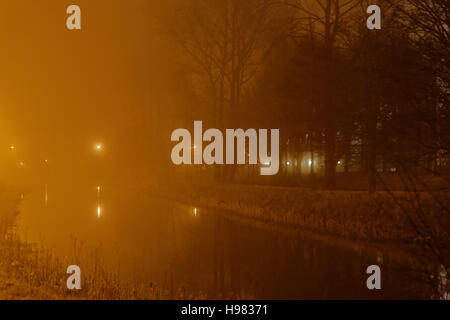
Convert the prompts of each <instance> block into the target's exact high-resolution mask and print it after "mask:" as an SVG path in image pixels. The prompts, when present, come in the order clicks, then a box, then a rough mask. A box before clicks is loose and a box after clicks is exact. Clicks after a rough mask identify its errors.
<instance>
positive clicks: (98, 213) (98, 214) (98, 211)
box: [97, 206, 101, 218]
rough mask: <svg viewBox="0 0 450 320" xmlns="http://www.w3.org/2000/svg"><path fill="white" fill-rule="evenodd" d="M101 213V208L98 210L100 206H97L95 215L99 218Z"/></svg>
mask: <svg viewBox="0 0 450 320" xmlns="http://www.w3.org/2000/svg"><path fill="white" fill-rule="evenodd" d="M100 215H101V210H100V206H98V207H97V217H99V218H100Z"/></svg>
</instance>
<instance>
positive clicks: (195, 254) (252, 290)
mask: <svg viewBox="0 0 450 320" xmlns="http://www.w3.org/2000/svg"><path fill="white" fill-rule="evenodd" d="M40 201H42V200H40ZM41 203H42V202H41ZM94 203H95V204H96V210H97V215H96V216H95V218H93V217H92V216H93V215H92V207H93V204H94ZM67 204H69V205H67ZM105 208H106V210H107V212H108V215H107V216H104V215H103V210H105ZM200 209H201V208H198V207H194V206H192V205H191V206H182V205H177V204H174V203H169V202H167V201H163V200H157V199H153V198H150V197H146V196H145V195H143V194H142V191H137V190H135V189H131V188H130V189H125V188H114V187H108V188H104V187H103V186H100V185H98V186H96V188H95V187H94V188H93V187H92V186H91V187H85V188H81V189H73V190H68V189H67V188H66V189H63V188H59V189H57V188H55V189H53V188H52V201H51V203H49V206H48V209H47V210H42V211H39V205H37V203H36V202H34V198H33V195H31V197H29V198H28V197H27V198H26V199H25V201H24V206H23V208H22V216H23V217H22V225H23V226H26V227H27V231H28V232H27V233H28V235H32V237H34V238H32V239H31V240H34V241H40V240H41V239H43V238H44V239H46V241H47V243H46V244H47V245H48V246H49V247H50V248H55V250H56V252H57V253H58V254H64V255H68V254H69V253H70V251H71V245H72V242H73V241H71V239H70V237H71V236H72V237H75V238H77V239H79V240H80V241H83V243H86V244H89V245H91V246H101V248H102V250H101V252H102V255H103V256H104V261H105V262H106V263H107V264H108V265H109V266H111V268H115V269H116V270H118V273H119V275H120V277H121V279H122V280H123V281H140V282H142V283H144V284H145V283H156V284H158V285H159V286H163V287H164V288H167V290H168V291H169V292H173V297H174V298H176V297H177V294H176V292H177V290H184V292H192V293H193V294H194V296H205V297H208V298H258V299H280V298H283V299H310V298H316V299H325V298H335V299H336V298H344V299H345V298H358V299H369V298H370V299H373V298H383V299H389V298H420V297H423V295H427V294H428V292H427V291H426V290H425V289H424V288H423V286H422V285H421V284H420V283H417V282H415V281H413V280H411V278H410V277H408V275H407V274H403V273H402V272H398V270H397V269H398V268H399V267H398V266H397V265H396V263H395V262H394V261H392V260H391V259H390V258H389V256H388V255H385V254H384V253H383V250H382V249H380V250H379V251H378V252H377V253H375V254H373V255H371V254H369V253H366V252H365V251H364V250H361V251H360V252H356V251H354V250H352V249H346V248H341V247H337V246H333V245H331V244H328V243H326V242H322V241H316V240H311V239H308V238H306V237H303V236H287V235H280V234H278V233H276V232H273V231H268V230H264V229H260V228H255V227H254V226H252V225H251V224H248V223H241V222H239V223H237V222H234V221H232V220H229V219H225V218H224V217H225V216H226V215H227V213H223V212H211V211H208V210H206V209H201V211H202V217H201V219H193V218H192V217H193V216H194V217H199V213H200ZM61 212H63V213H64V214H61ZM100 217H101V218H102V224H101V226H99V225H98V223H95V221H96V220H97V218H100ZM30 231H31V232H30ZM81 262H82V261H81ZM372 264H378V265H380V266H381V269H382V288H383V290H379V291H378V290H376V291H369V290H367V288H366V279H367V274H366V268H367V266H369V265H372ZM429 296H431V295H429Z"/></svg>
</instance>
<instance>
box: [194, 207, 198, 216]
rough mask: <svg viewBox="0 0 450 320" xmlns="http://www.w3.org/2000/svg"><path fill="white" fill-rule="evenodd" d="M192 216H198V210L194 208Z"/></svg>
mask: <svg viewBox="0 0 450 320" xmlns="http://www.w3.org/2000/svg"><path fill="white" fill-rule="evenodd" d="M194 215H195V216H197V215H198V210H197V208H194Z"/></svg>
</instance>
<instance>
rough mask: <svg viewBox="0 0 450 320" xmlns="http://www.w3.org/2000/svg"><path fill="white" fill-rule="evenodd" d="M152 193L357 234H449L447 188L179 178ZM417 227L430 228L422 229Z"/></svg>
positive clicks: (391, 237) (274, 222) (392, 237)
mask: <svg viewBox="0 0 450 320" xmlns="http://www.w3.org/2000/svg"><path fill="white" fill-rule="evenodd" d="M149 193H150V194H152V195H156V196H159V197H165V198H167V199H170V200H173V201H179V202H183V203H187V204H190V205H194V206H198V207H204V208H209V209H214V210H222V211H223V212H227V214H230V215H233V216H237V217H242V218H244V219H249V220H254V221H256V222H259V223H261V224H267V225H271V226H280V227H289V228H297V229H301V230H304V231H309V232H315V233H321V234H327V235H333V236H338V237H342V238H346V239H351V240H369V241H390V242H393V241H396V242H405V241H421V240H424V239H421V238H422V237H426V236H436V237H438V238H440V239H442V238H443V239H448V230H447V229H445V228H444V226H449V225H450V224H449V217H448V215H446V214H445V212H444V210H443V209H442V205H441V204H440V203H442V202H446V204H447V205H448V201H449V200H448V199H449V197H448V194H443V193H442V194H433V195H431V194H428V193H421V194H420V195H418V196H417V195H412V194H409V193H406V192H396V193H392V194H390V193H387V192H377V193H373V194H369V193H367V192H360V191H326V190H314V189H305V188H286V187H272V186H249V185H236V184H235V185H222V184H203V183H196V182H192V183H191V182H179V181H177V182H176V183H175V182H173V183H170V182H161V183H159V184H154V185H153V186H152V187H151V188H150V189H149ZM416 196H417V197H416ZM436 197H437V198H436ZM436 199H439V201H440V202H439V201H437V200H436ZM422 215H423V216H424V217H422ZM423 224H426V226H423ZM415 227H426V228H425V229H422V230H425V231H424V232H423V233H419V232H417V230H416V229H415Z"/></svg>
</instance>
